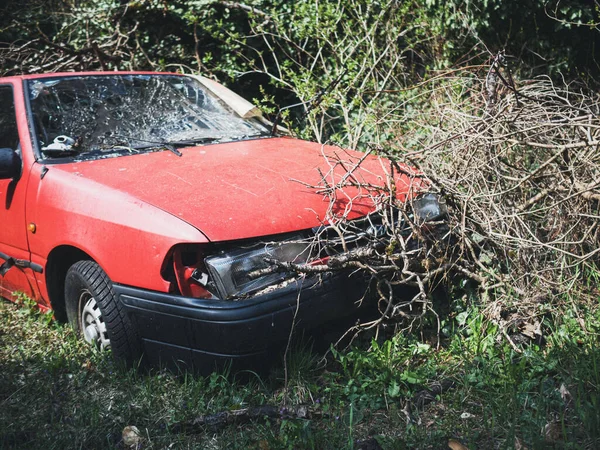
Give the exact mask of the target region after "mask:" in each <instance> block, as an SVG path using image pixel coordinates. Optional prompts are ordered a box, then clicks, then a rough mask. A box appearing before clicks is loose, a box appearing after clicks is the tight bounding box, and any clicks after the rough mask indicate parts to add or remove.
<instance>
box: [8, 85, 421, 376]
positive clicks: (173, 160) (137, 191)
mask: <svg viewBox="0 0 600 450" xmlns="http://www.w3.org/2000/svg"><path fill="white" fill-rule="evenodd" d="M0 98H1V102H0V105H1V107H2V111H1V114H0V148H1V149H0V200H1V204H2V208H0V295H2V296H3V297H6V298H9V299H10V298H14V293H15V292H23V293H25V294H27V295H28V296H30V297H31V298H33V299H35V300H36V301H37V302H38V303H39V305H40V307H41V308H42V309H53V310H54V312H55V316H56V318H57V319H59V320H68V321H69V322H70V323H71V324H72V325H73V326H74V327H75V329H76V330H78V331H79V333H80V334H81V335H82V337H83V338H84V339H85V340H87V341H88V342H90V343H92V344H93V345H96V346H98V347H100V348H111V349H112V352H113V354H114V356H115V357H117V358H119V359H122V360H125V361H127V362H129V363H135V362H136V361H138V360H139V359H140V358H141V357H142V355H144V358H145V360H146V361H148V362H149V363H152V364H158V363H168V362H169V361H173V360H175V361H179V362H182V363H185V364H188V365H189V366H191V367H195V368H202V367H206V365H210V364H212V362H213V361H214V360H215V359H226V360H231V359H241V360H245V359H246V358H254V357H257V356H260V355H262V354H264V353H265V352H266V351H268V350H269V349H270V348H271V346H272V345H273V344H275V343H277V342H279V341H281V340H283V339H286V338H287V337H288V335H289V332H290V327H291V326H292V319H293V317H294V315H295V323H296V325H297V326H299V327H300V328H314V327H318V326H322V325H324V324H326V323H328V322H330V321H334V320H337V319H339V318H340V317H342V316H345V315H347V314H349V313H351V312H352V311H353V310H354V309H355V308H356V306H355V302H356V300H357V299H359V298H360V297H361V296H362V295H363V293H364V290H365V289H364V286H365V281H364V279H363V278H361V277H360V276H358V275H356V276H354V275H353V276H350V275H339V274H338V275H332V276H329V277H328V276H314V277H310V276H307V277H293V276H292V275H291V274H285V273H280V272H277V273H271V274H265V275H263V276H259V277H251V276H249V274H250V273H256V271H257V270H259V269H261V268H263V267H264V266H265V264H267V262H266V261H268V258H266V257H267V256H268V257H269V258H275V259H278V260H280V261H288V262H290V261H293V262H302V263H306V262H309V261H310V260H311V258H317V257H319V255H314V254H310V252H309V251H308V250H307V247H306V244H304V243H303V242H304V241H303V240H302V239H305V238H306V237H307V236H309V235H310V234H311V233H313V232H314V230H315V229H316V228H318V227H320V226H322V225H323V220H324V218H325V216H326V214H327V210H328V208H329V206H330V205H329V201H328V200H327V199H325V198H323V195H322V194H320V193H318V192H316V191H315V190H313V189H310V188H308V187H307V185H310V184H316V183H317V182H318V181H319V176H320V175H319V171H318V170H317V169H318V168H320V167H321V168H322V167H323V166H324V158H323V155H324V154H328V153H332V152H334V151H339V149H334V148H330V147H323V146H322V145H320V144H316V143H311V142H306V141H302V140H297V139H293V138H291V137H285V136H283V137H282V136H272V134H273V133H272V130H271V129H270V126H268V124H266V122H265V120H264V119H262V117H261V115H260V113H259V112H258V111H257V110H256V109H255V108H253V107H252V105H249V104H244V103H243V101H242V100H241V99H239V98H236V96H235V94H233V93H232V92H230V91H227V90H226V89H225V88H223V87H222V86H220V85H218V84H216V83H214V82H212V81H210V80H206V79H203V78H199V77H192V76H184V75H176V74H159V73H81V74H78V73H66V74H46V75H27V76H16V77H7V78H3V79H0ZM231 99H233V100H231ZM240 104H241V105H242V108H241V109H240ZM346 154H347V155H350V156H352V155H353V153H352V152H348V153H346ZM364 165H365V167H366V168H367V169H368V171H369V173H370V175H369V176H373V177H375V178H378V177H379V178H378V180H379V181H381V172H382V166H381V164H380V163H379V162H378V161H377V160H375V158H373V160H372V161H371V159H369V160H367V161H365V162H364ZM378 173H379V174H380V175H377V174H378ZM298 181H301V182H298ZM411 183H412V180H411V179H409V178H408V177H404V178H403V177H402V176H400V177H398V180H397V189H398V192H399V195H406V193H408V191H409V189H410V185H411ZM340 207H346V208H348V207H350V214H349V216H348V217H349V218H360V217H364V216H365V215H367V214H368V213H369V212H370V211H371V209H372V208H373V206H372V204H370V203H369V202H360V201H357V202H355V203H353V204H352V205H350V206H349V205H341V206H340ZM267 243H268V244H267ZM321 257H322V255H321Z"/></svg>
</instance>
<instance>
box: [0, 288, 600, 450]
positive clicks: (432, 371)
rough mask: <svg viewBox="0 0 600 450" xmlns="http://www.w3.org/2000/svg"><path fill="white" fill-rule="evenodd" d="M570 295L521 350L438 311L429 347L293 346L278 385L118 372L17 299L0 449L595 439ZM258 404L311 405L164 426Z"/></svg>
mask: <svg viewBox="0 0 600 450" xmlns="http://www.w3.org/2000/svg"><path fill="white" fill-rule="evenodd" d="M580 300H581V299H580ZM574 305H575V302H571V301H565V303H564V304H561V305H558V306H556V308H555V309H554V312H545V313H544V314H543V315H541V316H540V317H541V318H542V320H543V329H544V334H545V336H546V341H545V343H543V345H542V344H541V343H538V344H530V345H524V346H522V347H521V348H522V353H518V352H516V351H515V350H514V349H513V348H512V347H511V346H510V345H509V343H508V341H507V340H506V339H505V338H504V337H503V336H502V334H501V333H499V331H498V329H497V327H496V326H495V325H493V324H492V323H490V322H489V321H487V320H486V319H485V318H484V315H483V314H482V313H481V312H480V311H479V310H478V309H477V308H476V307H474V306H467V305H463V307H462V309H460V313H457V312H456V311H454V312H449V313H448V314H446V318H445V320H444V324H443V325H444V331H445V333H446V335H447V336H446V337H445V338H444V339H443V340H442V345H441V346H440V348H439V349H438V348H436V345H435V343H434V339H431V338H432V336H428V335H427V327H425V328H424V329H423V331H422V333H421V334H419V338H418V337H417V335H416V334H397V335H395V336H393V337H391V338H390V339H388V340H380V341H379V342H375V341H373V342H368V341H367V340H365V339H363V341H362V342H361V343H359V344H357V345H355V346H354V347H353V348H352V349H351V350H350V351H345V352H333V354H332V355H330V358H329V363H328V364H327V365H326V366H321V365H319V360H320V357H319V355H315V354H314V353H313V352H312V351H311V350H310V347H308V346H300V347H296V348H295V349H294V351H293V352H292V353H291V354H290V355H289V357H288V371H287V372H288V383H287V385H286V384H285V383H284V371H283V369H282V366H281V364H279V365H276V367H275V368H274V369H273V370H272V372H271V374H270V375H268V376H263V377H259V376H258V375H256V374H253V373H243V374H240V375H238V376H234V375H232V374H228V373H213V374H212V375H210V376H208V377H200V376H194V375H190V374H173V373H170V372H165V371H158V370H157V371H152V372H150V373H136V372H135V371H127V370H124V369H122V368H119V367H117V366H115V364H114V363H113V362H112V360H111V359H110V357H109V355H106V354H100V353H96V352H92V351H91V350H90V349H89V348H88V347H87V346H86V345H84V344H83V343H81V342H80V341H79V340H78V339H76V337H75V336H74V333H73V332H72V331H71V330H70V329H69V328H68V327H65V326H62V325H60V324H57V323H55V322H54V321H52V320H51V318H50V316H49V315H47V314H42V313H40V312H38V311H37V310H36V309H35V307H33V305H32V304H31V303H30V302H27V301H25V300H24V301H22V304H21V305H14V304H11V303H8V302H0V447H2V448H23V449H25V448H26V449H30V448H45V449H54V448H56V449H59V448H85V449H89V448H126V447H125V445H124V444H123V442H122V441H121V435H122V431H123V428H124V427H126V426H129V425H134V426H136V427H137V428H138V429H139V430H140V432H141V434H142V437H143V440H142V444H141V447H142V448H155V449H158V448H161V449H162V448H168V447H169V446H171V448H202V449H203V448H215V449H217V448H234V449H237V448H239V449H245V448H256V449H261V450H263V449H295V448H298V449H301V448H317V449H341V448H360V445H361V442H362V441H364V440H365V439H368V438H374V439H375V440H376V441H377V442H378V444H379V445H380V446H381V447H382V448H384V449H404V448H432V449H439V448H448V447H447V443H448V440H449V439H457V440H459V441H460V442H462V443H463V444H464V445H466V446H467V447H469V448H500V449H509V448H514V447H515V443H516V442H520V443H521V444H522V445H524V446H525V447H526V448H529V449H534V448H569V449H571V448H574V449H575V448H582V449H583V448H599V447H600V412H599V407H600V391H599V385H600V372H599V369H600V346H599V345H598V344H599V337H598V336H599V332H600V308H598V304H597V300H593V299H589V300H587V301H586V302H583V301H579V302H578V303H577V307H575V306H574ZM575 308H577V309H575ZM559 312H560V313H559ZM426 342H429V343H426ZM448 379H449V380H453V381H454V382H455V387H454V388H453V389H452V390H450V391H448V392H447V393H444V394H442V395H441V396H438V397H437V398H436V399H435V400H434V401H432V402H431V403H429V404H428V405H426V406H425V407H424V408H422V409H418V408H417V407H416V406H413V407H412V408H411V409H410V411H408V410H407V408H406V404H407V401H408V400H409V399H411V398H413V396H414V395H415V393H417V392H419V391H421V390H422V389H423V387H424V386H427V385H430V384H431V383H432V382H434V381H440V380H448ZM561 390H562V394H561ZM265 404H268V405H275V406H278V407H283V406H284V405H295V404H306V405H309V407H310V408H311V411H312V412H313V414H312V416H311V418H309V419H286V420H281V421H268V420H267V419H266V418H265V419H260V420H258V421H257V422H254V423H248V424H238V425H230V426H228V427H225V428H222V429H200V428H188V429H187V430H186V432H176V430H175V428H174V425H175V424H177V423H181V422H186V421H191V420H193V419H194V418H195V417H198V416H200V415H203V414H213V413H217V412H220V411H227V410H232V409H238V408H242V407H245V406H257V405H265ZM407 413H408V415H407ZM409 417H410V419H409ZM543 430H548V431H547V432H546V431H543Z"/></svg>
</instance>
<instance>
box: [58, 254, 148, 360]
mask: <svg viewBox="0 0 600 450" xmlns="http://www.w3.org/2000/svg"><path fill="white" fill-rule="evenodd" d="M65 303H66V305H65V306H66V310H67V318H68V320H69V323H70V324H71V326H72V327H73V328H74V329H75V330H76V331H77V333H78V334H79V335H80V336H81V337H82V338H83V339H84V340H85V341H86V342H88V343H89V344H91V345H92V346H94V347H96V348H98V349H100V350H108V349H111V350H112V354H113V357H114V358H115V359H116V360H119V361H123V362H125V363H126V364H127V365H128V366H132V365H134V364H137V363H139V362H140V359H141V356H142V352H141V348H140V342H139V338H138V336H137V333H136V332H135V329H134V328H133V326H132V324H131V321H130V320H129V317H128V316H127V314H126V313H125V311H124V310H123V306H122V305H121V303H120V302H119V301H118V299H117V296H116V295H115V293H114V291H113V288H112V282H111V281H110V278H108V275H106V273H105V272H104V270H102V268H101V267H100V266H99V265H98V264H97V263H96V262H94V261H78V262H76V263H75V264H73V265H72V266H71V267H70V268H69V270H68V271H67V276H66V279H65Z"/></svg>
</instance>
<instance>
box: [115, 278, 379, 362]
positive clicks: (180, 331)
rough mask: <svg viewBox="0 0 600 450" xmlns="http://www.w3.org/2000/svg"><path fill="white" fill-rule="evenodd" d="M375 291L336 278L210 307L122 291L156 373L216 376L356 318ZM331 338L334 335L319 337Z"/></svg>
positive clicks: (356, 280)
mask: <svg viewBox="0 0 600 450" xmlns="http://www.w3.org/2000/svg"><path fill="white" fill-rule="evenodd" d="M367 286H368V283H367V282H366V281H365V279H364V278H363V277H361V276H358V275H354V276H348V275H346V274H336V275H335V276H333V275H327V276H323V277H321V278H320V279H318V280H317V279H310V280H303V281H294V282H292V283H291V284H289V285H288V286H286V287H283V288H280V289H277V290H274V291H273V292H269V293H267V294H262V295H257V296H254V297H252V298H249V299H244V300H239V301H221V300H204V299H195V298H187V297H181V296H176V295H171V294H165V293H160V292H154V291H148V290H143V289H138V288H132V287H129V286H122V285H118V284H116V285H114V290H115V293H116V295H117V297H118V298H119V300H120V301H121V302H122V304H123V305H124V307H125V311H126V312H127V314H128V315H129V317H130V319H131V322H132V324H133V325H134V326H135V327H136V328H137V332H138V335H139V337H140V339H141V340H142V343H143V350H144V357H145V361H147V362H148V363H149V364H150V365H154V366H158V365H167V366H172V365H173V363H174V362H175V363H176V364H178V365H183V366H186V367H187V368H193V369H195V370H201V371H206V370H207V369H208V370H211V369H212V368H213V367H214V366H215V363H219V361H221V362H222V361H233V362H234V363H235V362H236V361H237V362H239V363H241V365H242V366H244V365H245V364H246V362H249V363H251V362H252V361H260V360H262V359H264V356H265V353H267V352H269V350H270V349H273V348H275V347H276V346H277V344H280V343H281V342H285V341H287V339H288V337H289V335H290V330H291V327H292V323H293V322H294V314H295V313H296V310H297V313H296V318H295V326H294V332H296V331H298V330H311V329H315V328H317V327H321V326H323V325H325V324H329V323H334V322H336V321H339V320H341V319H343V318H345V317H348V316H350V315H353V314H355V313H356V312H357V310H358V309H359V308H360V307H361V306H362V305H364V304H366V303H368V300H366V298H365V296H366V293H367ZM318 331H319V332H320V333H321V332H323V333H324V332H325V331H327V328H326V327H323V328H322V329H319V330H318Z"/></svg>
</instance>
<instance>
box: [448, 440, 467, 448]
mask: <svg viewBox="0 0 600 450" xmlns="http://www.w3.org/2000/svg"><path fill="white" fill-rule="evenodd" d="M448 447H450V448H451V449H452V450H469V447H467V446H465V445H463V444H461V443H460V442H458V441H457V440H456V439H450V440H449V441H448Z"/></svg>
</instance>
